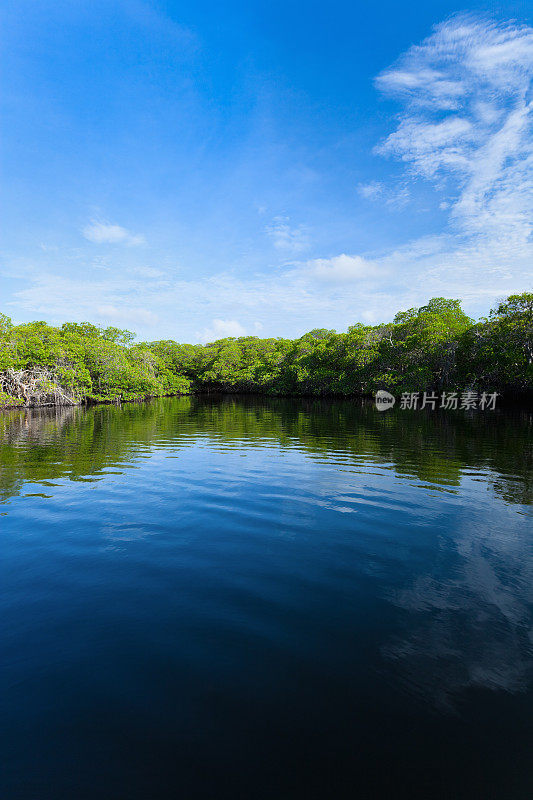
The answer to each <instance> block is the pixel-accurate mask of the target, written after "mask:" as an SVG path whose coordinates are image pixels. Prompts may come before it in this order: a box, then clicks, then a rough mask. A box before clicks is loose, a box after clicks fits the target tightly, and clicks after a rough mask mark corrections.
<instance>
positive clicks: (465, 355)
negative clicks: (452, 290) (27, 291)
mask: <svg viewBox="0 0 533 800" xmlns="http://www.w3.org/2000/svg"><path fill="white" fill-rule="evenodd" d="M377 389H386V390H388V391H391V392H393V393H399V392H404V391H437V392H438V391H452V390H464V389H473V390H479V391H491V392H494V391H497V392H499V393H501V394H503V395H516V394H528V395H530V394H532V393H533V293H531V292H524V293H522V294H517V295H511V296H510V297H508V298H507V300H505V301H504V302H501V303H499V304H498V305H497V306H496V307H495V308H494V309H493V310H492V311H491V312H490V314H489V316H488V317H486V318H483V319H481V320H479V321H478V322H475V321H474V320H472V319H470V318H469V317H468V316H467V315H466V314H465V313H464V311H463V310H462V309H461V304H460V302H459V301H458V300H450V299H446V298H442V297H437V298H434V299H432V300H430V301H429V302H428V303H427V304H426V305H424V306H421V307H420V308H411V309H408V310H407V311H401V312H399V313H398V314H397V315H396V316H395V318H394V320H393V321H392V322H390V323H383V324H380V325H363V324H361V323H357V324H356V325H353V326H351V327H350V328H348V330H347V331H346V332H345V333H336V332H335V331H333V330H327V329H322V328H320V329H315V330H312V331H310V332H309V333H306V334H304V335H303V336H301V337H300V338H299V339H294V340H292V339H284V338H272V339H260V338H258V337H255V336H243V337H239V338H234V337H228V338H225V339H219V340H217V341H215V342H211V343H209V344H206V345H191V344H180V343H178V342H175V341H172V340H162V341H156V342H135V334H133V333H131V332H130V331H127V330H121V329H119V328H114V327H108V328H102V327H97V326H95V325H93V324H91V323H89V322H82V323H76V322H69V323H65V324H64V325H62V326H61V327H53V326H50V325H47V324H46V323H45V322H31V323H25V324H22V325H13V323H12V322H11V320H10V319H9V318H8V317H7V316H5V315H0V405H4V406H9V405H11V406H13V405H43V404H50V405H75V404H79V403H88V402H120V401H125V400H137V399H142V398H147V397H160V396H164V395H173V394H186V393H190V392H218V391H224V392H240V393H247V392H255V393H261V394H269V395H314V396H328V395H337V396H348V395H364V394H372V393H373V392H375V391H376V390H377Z"/></svg>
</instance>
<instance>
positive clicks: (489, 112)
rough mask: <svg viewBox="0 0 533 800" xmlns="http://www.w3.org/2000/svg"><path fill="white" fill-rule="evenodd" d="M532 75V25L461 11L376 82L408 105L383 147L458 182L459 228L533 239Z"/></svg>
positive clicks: (435, 177)
mask: <svg viewBox="0 0 533 800" xmlns="http://www.w3.org/2000/svg"><path fill="white" fill-rule="evenodd" d="M532 77H533V28H530V27H528V26H525V25H518V24H516V23H501V24H498V23H495V22H490V21H484V20H479V19H475V18H473V17H469V16H459V17H455V18H453V19H451V20H448V21H447V22H444V23H442V24H441V25H438V26H437V27H436V28H435V30H434V32H433V34H432V35H431V36H429V37H428V38H427V39H426V40H425V41H424V42H422V44H421V45H418V46H416V47H412V48H411V49H410V50H408V51H407V53H405V55H404V56H402V58H401V59H400V60H399V62H398V64H397V65H396V66H394V67H392V68H391V69H389V70H386V71H385V72H384V73H382V74H381V75H380V76H379V77H378V79H377V85H378V87H379V88H381V89H382V90H383V91H384V92H386V93H388V94H390V95H393V96H395V97H397V98H398V99H399V100H400V101H401V102H402V103H403V104H404V111H403V112H402V114H401V115H400V122H399V125H398V128H397V129H396V131H394V132H393V133H391V134H390V136H389V137H388V138H387V139H386V140H385V141H384V142H382V143H381V144H380V145H379V146H378V147H377V148H376V151H377V152H378V153H381V154H384V155H391V156H394V157H397V158H400V159H402V160H403V161H404V162H406V163H407V164H408V165H409V168H410V170H411V172H412V174H413V175H415V176H420V177H422V178H425V179H429V180H432V181H434V182H435V184H436V187H437V189H438V188H440V187H441V186H442V185H443V181H447V182H448V183H449V182H450V181H451V182H452V185H454V186H455V196H454V199H453V201H452V202H451V204H450V222H451V223H452V224H453V225H454V226H455V229H456V231H457V233H459V234H463V235H466V236H477V237H484V238H486V237H495V238H496V239H497V240H499V241H504V240H507V241H509V242H510V243H511V244H512V246H513V248H514V247H516V244H517V242H518V240H520V241H521V242H522V245H523V247H524V248H526V247H529V245H530V236H531V232H532V220H533V180H532V169H533V138H532V131H531V121H532V112H533V105H532V99H531V96H530V95H531V92H530V88H529V87H530V84H531V79H532Z"/></svg>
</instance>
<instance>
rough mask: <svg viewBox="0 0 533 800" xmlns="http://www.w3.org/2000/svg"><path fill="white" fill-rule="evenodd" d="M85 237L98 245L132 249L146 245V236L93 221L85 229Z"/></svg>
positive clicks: (118, 226) (117, 226)
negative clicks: (126, 246)
mask: <svg viewBox="0 0 533 800" xmlns="http://www.w3.org/2000/svg"><path fill="white" fill-rule="evenodd" d="M83 235H84V236H85V238H86V239H88V240H89V241H90V242H95V243H96V244H125V245H128V246H130V247H134V246H136V245H140V244H145V243H146V240H145V238H144V236H140V235H138V234H133V233H131V232H130V231H128V230H127V229H126V228H123V227H121V226H120V225H113V224H111V223H109V222H99V221H98V220H92V221H91V222H90V223H89V224H88V225H86V226H85V228H84V229H83Z"/></svg>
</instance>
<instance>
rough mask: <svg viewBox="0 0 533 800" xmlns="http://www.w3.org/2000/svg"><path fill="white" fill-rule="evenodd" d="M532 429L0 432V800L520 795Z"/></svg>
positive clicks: (336, 416) (464, 425)
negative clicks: (0, 688) (0, 694)
mask: <svg viewBox="0 0 533 800" xmlns="http://www.w3.org/2000/svg"><path fill="white" fill-rule="evenodd" d="M531 433H532V415H531V413H528V412H526V411H520V412H519V411H517V412H515V413H512V412H509V411H507V412H494V413H490V412H485V413H482V412H477V413H476V412H467V413H465V412H448V413H446V414H439V413H437V412H417V411H415V412H408V411H400V410H392V411H387V412H385V413H379V412H377V411H376V410H375V409H374V408H373V407H372V406H371V405H367V404H364V403H361V402H355V401H338V402H321V401H306V400H286V399H283V400H279V399H278V400H267V399H261V398H235V397H216V398H189V397H188V398H174V399H165V400H158V401H154V402H150V403H144V404H139V405H136V404H128V405H125V406H123V407H122V408H117V407H109V406H105V407H103V406H100V407H95V408H90V409H83V408H74V409H63V410H50V409H36V410H26V411H20V410H17V411H11V412H4V413H3V414H2V415H1V416H0V499H1V502H0V535H1V540H0V541H1V565H2V567H1V568H2V575H1V585H0V601H1V623H0V624H1V627H2V630H1V637H2V673H1V676H0V677H1V686H2V778H1V782H2V788H1V796H2V798H3V799H4V800H11V798H24V800H26V798H27V799H28V800H30V798H31V799H32V800H59V799H61V800H62V799H63V798H69V800H70V798H76V799H77V800H84V799H85V798H87V800H89V798H90V800H94V799H95V798H98V800H107V799H108V798H109V800H117V799H122V798H124V799H126V798H131V799H132V800H137V799H138V798H139V799H140V798H147V799H150V800H151V799H154V800H157V799H158V798H175V797H180V798H181V797H183V798H187V799H188V798H215V800H216V798H219V797H220V798H226V797H228V798H300V797H306V798H315V797H316V798H344V797H346V798H358V797H377V798H381V797H383V798H394V797H401V796H409V797H412V798H418V797H420V798H429V797H437V798H462V797H465V798H466V797H468V798H483V800H486V798H502V799H503V798H505V800H508V799H511V800H512V799H513V798H528V799H529V798H530V797H531V796H532V795H533V766H532V752H533V729H532V719H533V688H532V686H533V683H532V677H533V669H532V667H533V627H532V614H531V611H532V587H533V558H532V556H533V546H532V540H533V524H532V522H533V515H532V510H533V506H532V501H533V459H532V436H531Z"/></svg>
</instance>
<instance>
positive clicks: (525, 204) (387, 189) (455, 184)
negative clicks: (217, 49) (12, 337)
mask: <svg viewBox="0 0 533 800" xmlns="http://www.w3.org/2000/svg"><path fill="white" fill-rule="evenodd" d="M532 37H533V30H532V29H531V28H527V27H524V26H519V25H516V24H496V23H491V22H483V21H479V20H474V19H472V18H470V17H458V18H454V19H451V20H448V21H447V22H445V23H443V24H442V25H440V26H438V27H437V28H436V29H435V31H434V33H433V34H432V35H431V36H430V37H428V39H426V40H425V41H424V42H422V43H421V44H420V45H418V46H417V47H413V48H411V49H410V50H409V51H407V53H406V54H405V55H404V56H403V57H402V58H401V59H400V60H399V62H398V64H397V65H396V66H394V67H392V68H391V69H390V70H387V71H386V72H385V73H383V75H382V76H380V78H379V79H378V86H379V87H380V88H381V89H383V90H384V91H386V92H388V93H389V94H391V95H393V96H394V97H395V98H397V99H398V100H399V101H400V103H401V112H400V117H399V120H398V124H397V126H396V129H395V130H394V131H393V132H392V133H391V135H390V136H389V137H388V138H387V139H386V140H385V142H383V143H381V145H380V146H379V149H380V152H381V153H384V154H386V155H388V156H391V157H394V158H396V159H399V160H400V161H403V162H404V163H405V164H406V166H407V170H408V172H409V175H408V178H407V179H405V180H404V179H402V181H403V182H402V181H400V183H399V184H398V180H397V179H395V183H394V184H393V186H392V188H391V186H390V185H389V184H386V183H384V182H374V183H372V184H367V186H369V185H370V186H371V187H373V188H370V190H368V191H366V190H364V189H363V191H362V192H360V193H362V194H363V196H364V194H365V191H366V194H367V199H370V200H372V199H377V202H385V203H387V202H388V198H389V197H392V196H393V194H394V192H397V191H398V185H400V188H407V187H406V186H405V184H406V183H407V181H409V186H410V185H411V182H414V181H417V180H424V181H429V182H430V185H432V186H433V187H434V188H435V194H436V198H435V199H436V205H437V206H439V205H440V208H441V212H444V213H445V214H447V215H448V220H447V225H446V227H445V228H444V230H442V231H441V232H440V233H439V234H438V235H432V236H423V237H419V238H416V239H413V240H412V241H407V242H405V243H403V244H402V245H398V246H397V247H394V248H391V249H389V250H386V251H379V250H377V249H376V250H375V251H373V252H371V253H365V252H352V253H341V254H339V255H333V257H330V258H313V259H308V260H305V258H304V257H302V256H300V258H301V261H300V262H299V263H295V262H294V261H293V262H292V263H291V265H290V266H286V267H284V268H281V269H279V270H276V271H275V272H269V273H267V272H262V273H261V272H254V273H253V274H251V273H249V274H248V275H246V276H245V277H242V278H239V277H236V276H235V275H232V274H229V273H223V272H220V273H218V274H215V275H212V276H211V277H209V278H200V277H191V278H189V279H185V278H183V277H181V276H182V275H183V274H185V269H184V270H183V272H182V273H180V276H179V277H176V276H175V275H174V276H173V275H172V274H171V272H170V270H169V271H168V275H166V276H162V275H158V274H157V273H158V270H157V269H153V268H145V269H146V270H148V271H149V272H145V273H144V274H143V272H142V271H137V272H135V270H134V269H132V270H131V272H130V273H129V277H128V278H127V279H126V280H125V279H123V278H122V279H121V278H120V277H119V275H120V272H119V270H118V269H115V268H114V267H115V266H116V265H114V264H113V263H112V257H113V254H112V253H111V255H110V261H109V263H108V264H106V266H107V267H108V268H109V269H108V270H106V271H105V277H104V278H102V279H96V280H90V279H89V278H85V277H81V276H84V275H85V273H84V272H83V270H82V269H81V268H80V270H79V274H80V277H79V278H75V277H74V275H73V270H72V268H71V265H70V264H68V265H65V266H64V270H63V272H64V273H66V274H68V275H69V277H65V275H60V274H56V273H55V271H52V269H50V271H49V273H48V274H43V273H42V272H37V271H32V268H31V265H27V264H21V263H19V262H16V263H14V264H13V266H12V267H11V269H10V276H11V277H12V276H13V274H16V275H21V276H22V277H23V278H24V280H23V281H21V285H23V287H24V288H21V289H20V291H18V292H17V294H16V296H15V301H14V302H13V303H11V304H10V305H11V306H12V308H13V309H14V311H15V312H16V310H17V309H24V311H25V313H27V314H30V313H31V315H32V316H34V315H38V317H39V318H46V319H50V318H51V317H53V319H55V320H56V321H57V322H61V321H64V319H65V309H68V316H69V317H70V319H74V320H76V319H77V320H83V319H92V318H94V317H95V316H96V315H98V314H101V313H102V310H103V309H104V310H107V311H110V310H111V309H114V310H115V311H117V312H118V311H119V310H120V311H121V312H122V313H123V314H131V315H132V316H133V317H135V315H137V319H138V320H139V326H137V325H136V322H135V319H134V320H133V322H132V323H127V324H128V326H129V325H130V324H131V326H132V327H133V328H134V329H137V327H139V328H140V329H141V330H142V327H143V325H145V327H146V328H147V329H149V332H147V333H146V334H144V333H143V334H142V335H146V336H147V337H148V336H149V337H150V338H156V337H169V336H174V337H176V338H180V339H181V340H182V341H194V340H195V337H196V340H197V339H198V338H202V340H204V341H206V340H211V341H212V340H214V339H216V338H221V337H224V336H242V335H245V334H246V332H250V331H257V330H259V328H258V327H257V325H256V323H259V324H262V325H263V326H264V335H267V336H271V335H280V334H284V335H296V334H297V333H298V332H300V333H301V332H303V331H305V330H310V329H311V328H313V327H332V328H337V329H339V330H340V329H342V328H344V327H346V326H347V325H349V324H353V323H354V322H356V321H357V320H365V321H366V320H367V321H369V322H373V323H374V322H379V321H384V320H387V319H391V318H392V316H393V315H394V313H395V312H396V311H398V310H399V309H401V308H408V307H411V306H414V305H421V304H423V303H424V302H425V301H427V299H428V298H430V297H435V296H447V297H458V298H462V299H463V300H464V301H465V305H466V307H467V310H468V311H469V312H470V313H472V314H476V313H486V312H487V310H488V308H489V307H490V305H492V304H493V303H494V302H495V301H496V300H497V299H499V298H501V297H504V296H506V295H508V294H511V293H515V292H519V291H523V290H524V289H526V288H528V285H531V283H533V273H532V267H533V245H532V242H531V233H532V229H531V225H532V221H533V179H532V175H533V151H532V134H531V116H532V107H531V97H530V94H528V92H530V90H529V89H528V86H529V85H530V81H531V77H532V75H533V55H532V49H531V42H532ZM363 186H364V185H363ZM95 224H96V223H93V225H95ZM98 224H100V225H103V224H102V223H98ZM103 227H104V228H108V227H112V228H115V227H118V226H107V225H103ZM119 230H120V231H124V229H122V228H119ZM267 232H268V234H269V236H270V237H271V238H272V241H273V243H274V245H275V246H276V248H277V249H279V250H280V251H281V252H283V254H286V253H291V254H296V253H298V252H300V253H302V251H304V250H305V248H306V247H307V245H308V242H307V237H306V232H305V230H304V229H303V228H302V227H296V228H294V227H291V225H290V220H289V219H288V218H287V217H276V218H274V220H273V221H272V224H271V225H270V226H269V227H268V230H267ZM126 236H131V234H129V233H128V232H127V231H126ZM119 240H121V241H123V242H124V236H123V234H121V235H120V236H119ZM115 241H117V239H115ZM50 263H52V260H51V262H50ZM53 263H54V265H55V264H57V263H58V258H57V257H56V255H55V254H54V256H53ZM184 266H186V265H184ZM192 266H193V265H191V272H192ZM141 269H142V268H141ZM100 274H102V273H101V271H100ZM122 274H123V273H122ZM143 309H144V310H145V311H149V312H151V313H153V314H154V315H156V316H157V318H158V322H157V324H156V323H155V322H154V321H153V320H152V321H149V320H148V319H147V318H145V319H146V322H145V323H143V321H142V314H141V315H139V310H143ZM115 319H116V320H117V321H120V319H119V317H118V316H117V317H115V316H114V315H113V314H111V313H110V314H109V322H110V323H111V324H112V323H113V320H115ZM198 330H200V331H201V332H200V333H198V332H197V331H198Z"/></svg>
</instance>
